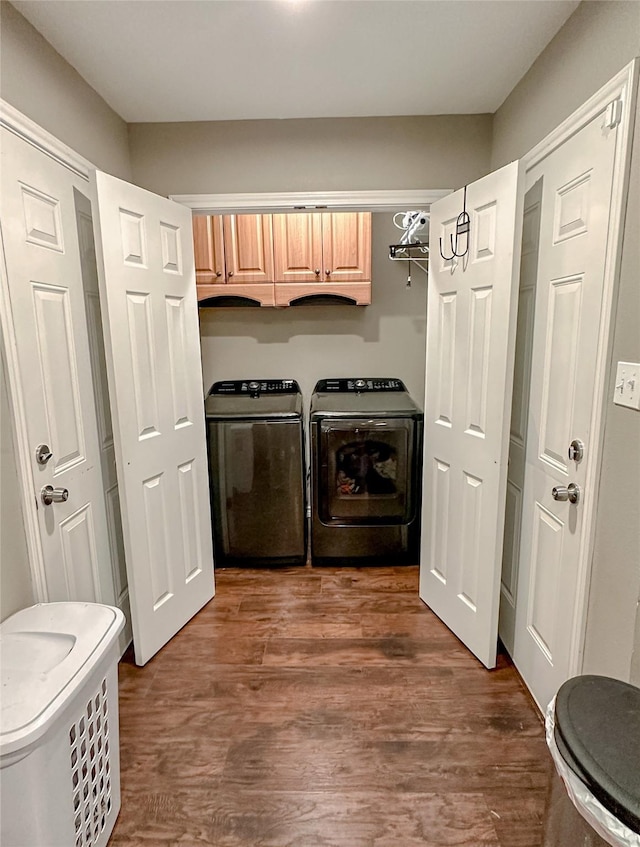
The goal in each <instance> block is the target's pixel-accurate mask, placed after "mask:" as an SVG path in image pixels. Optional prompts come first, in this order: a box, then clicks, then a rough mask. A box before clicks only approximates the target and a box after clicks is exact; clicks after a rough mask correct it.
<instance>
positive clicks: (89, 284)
mask: <svg viewBox="0 0 640 847" xmlns="http://www.w3.org/2000/svg"><path fill="white" fill-rule="evenodd" d="M87 188H88V186H87ZM74 195H75V207H76V223H77V227H78V247H79V249H80V267H81V268H82V284H83V288H84V302H85V311H86V315H87V330H88V335H89V354H90V357H91V373H92V376H93V393H94V396H95V401H96V417H97V423H98V446H99V449H100V467H101V469H102V487H103V492H104V501H105V508H106V512H107V529H108V531H109V548H110V551H111V571H112V573H113V585H114V590H115V596H116V602H117V605H118V606H119V607H120V608H121V609H122V610H123V612H124V613H125V618H126V625H125V629H124V633H123V636H122V642H123V646H124V647H126V646H127V645H128V644H130V643H131V636H132V631H131V610H130V608H129V586H128V585H127V566H126V560H125V554H124V541H123V538H122V517H121V512H120V492H119V488H118V474H117V472H116V457H115V447H114V444H113V427H112V425H111V409H110V407H109V385H108V380H107V363H106V361H105V355H104V336H103V332H102V310H101V308H100V291H99V289H98V265H97V261H96V246H95V239H94V236H93V215H92V211H91V202H90V201H89V198H88V197H85V196H84V194H81V193H80V192H78V191H74Z"/></svg>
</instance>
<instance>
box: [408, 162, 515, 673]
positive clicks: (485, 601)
mask: <svg viewBox="0 0 640 847" xmlns="http://www.w3.org/2000/svg"><path fill="white" fill-rule="evenodd" d="M466 191H467V193H466V208H467V211H468V213H469V216H470V223H471V229H470V236H469V251H468V253H467V255H465V256H464V257H462V258H456V257H453V258H443V257H442V256H441V254H440V252H439V250H438V242H439V239H440V240H441V243H442V251H443V253H444V255H445V256H447V257H451V238H450V237H451V236H454V240H455V232H456V222H457V218H458V215H459V213H460V212H461V211H462V208H463V191H456V192H455V193H453V194H450V195H448V196H447V197H445V198H443V199H442V200H439V201H438V202H437V203H434V204H433V206H432V207H431V222H430V243H431V250H430V260H429V281H428V303H429V308H428V310H427V344H426V349H427V354H426V356H427V362H426V387H425V414H424V445H425V446H424V467H423V494H422V501H423V512H422V541H421V545H422V549H421V562H420V597H421V598H422V600H424V602H425V603H427V604H428V605H429V606H430V607H431V609H432V610H433V611H434V612H435V613H436V614H437V615H438V616H439V617H440V618H442V620H443V621H444V622H445V623H446V624H447V626H449V627H450V628H451V629H452V630H453V631H454V632H455V634H456V635H457V636H458V637H459V638H460V639H461V641H463V642H464V643H465V644H466V645H467V647H468V648H469V649H470V650H471V652H472V653H474V654H475V655H476V656H477V657H478V658H479V659H480V660H481V661H482V662H483V664H485V665H486V667H488V668H491V667H494V665H495V661H496V648H497V634H498V607H499V597H500V588H499V584H500V566H501V559H502V541H503V530H504V507H505V491H506V477H507V456H508V438H509V420H510V412H511V388H512V377H513V361H514V347H515V333H516V307H517V285H518V283H517V280H518V270H519V265H520V241H521V231H522V205H523V176H522V170H521V168H520V165H519V163H518V162H513V163H511V164H510V165H507V166H506V167H504V168H501V169H500V170H499V171H496V172H495V173H493V174H489V175H488V176H486V177H484V178H483V179H480V180H478V181H477V182H474V183H472V184H471V185H469V186H467V190H466ZM466 239H467V236H465V235H464V234H462V235H460V236H459V238H458V251H457V252H463V249H464V247H465V246H466Z"/></svg>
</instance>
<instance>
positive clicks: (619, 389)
mask: <svg viewBox="0 0 640 847" xmlns="http://www.w3.org/2000/svg"><path fill="white" fill-rule="evenodd" d="M613 402H614V403H616V405H618V406H627V407H628V408H629V409H638V410H639V411H640V364H638V363H637V362H618V368H617V370H616V383H615V387H614V389H613Z"/></svg>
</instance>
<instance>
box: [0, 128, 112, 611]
mask: <svg viewBox="0 0 640 847" xmlns="http://www.w3.org/2000/svg"><path fill="white" fill-rule="evenodd" d="M1 132H2V168H1V170H2V197H1V201H0V202H1V205H0V218H1V221H2V239H3V247H4V256H5V263H6V271H7V285H8V292H9V298H10V315H7V314H6V315H4V316H3V320H10V321H11V322H12V328H11V333H8V335H9V334H10V335H11V337H14V338H15V348H16V349H15V353H16V360H17V364H18V371H19V382H20V391H19V397H18V396H14V398H13V403H14V407H16V408H17V407H18V406H19V407H20V408H19V410H18V414H19V416H20V420H22V421H24V424H25V428H26V431H27V438H28V442H29V447H28V451H29V457H30V468H29V470H30V475H29V485H32V486H33V489H32V492H30V494H29V496H28V497H27V501H28V502H29V503H30V504H33V507H34V508H36V509H37V524H38V529H39V537H40V545H39V547H40V549H41V551H42V562H41V564H42V568H41V572H40V570H38V573H39V575H40V583H41V584H39V585H38V586H37V594H38V596H39V597H40V598H41V599H43V600H49V601H55V600H85V601H93V602H103V603H109V604H114V605H115V604H116V603H117V597H116V593H115V590H114V584H113V573H112V570H111V560H110V551H109V541H108V532H107V520H106V514H105V506H104V492H103V484H102V474H101V467H100V448H99V442H98V432H97V425H96V411H95V402H94V395H93V385H92V375H91V363H90V357H89V341H88V337H87V321H86V314H85V303H84V290H83V281H82V273H81V267H80V259H79V253H78V233H77V228H76V215H75V198H74V192H82V191H83V190H84V191H85V192H86V190H87V184H86V182H85V181H84V180H83V179H81V178H80V177H79V176H77V175H75V174H73V173H72V172H71V171H70V170H69V169H68V168H65V167H64V166H63V165H61V164H59V163H58V162H56V161H54V160H53V159H52V158H50V157H49V156H46V155H45V154H44V153H42V152H41V151H40V150H38V149H37V148H35V147H33V146H32V145H30V144H29V143H27V142H26V141H24V140H22V139H20V138H18V137H17V136H16V135H14V134H13V133H11V132H8V131H7V130H4V129H3V130H2V131H1ZM13 328H15V331H14V329H13ZM40 445H46V447H48V451H47V450H44V446H43V452H44V453H47V452H50V453H51V456H50V457H49V458H48V459H47V458H46V455H42V454H41V459H40V461H39V460H38V459H37V458H36V450H37V448H38V447H39V446H40ZM47 485H49V486H51V487H52V488H53V489H56V492H54V496H55V497H56V498H58V499H59V500H60V501H59V502H55V501H54V502H52V503H50V504H49V505H45V504H44V503H43V500H42V497H41V491H42V489H43V488H44V487H45V486H47ZM65 491H66V492H67V495H65V494H64V492H65ZM65 496H67V499H66V500H64V499H62V498H64V497H65Z"/></svg>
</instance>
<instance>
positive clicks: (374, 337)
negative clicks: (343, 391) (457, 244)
mask: <svg viewBox="0 0 640 847" xmlns="http://www.w3.org/2000/svg"><path fill="white" fill-rule="evenodd" d="M391 219H392V215H391V213H388V214H383V213H376V214H374V215H373V216H372V245H373V249H372V277H373V283H372V304H371V305H370V306H295V307H290V308H286V309H253V308H252V309H242V308H241V309H219V308H218V309H215V308H213V309H201V310H200V332H201V337H202V360H203V377H204V383H205V388H207V389H208V388H209V387H210V386H211V384H212V383H213V382H214V381H216V380H218V379H240V378H243V377H256V378H262V377H265V376H267V377H282V378H293V379H297V380H298V382H299V383H300V387H301V388H302V391H303V394H304V396H305V401H306V405H308V400H309V397H310V395H311V392H312V391H313V387H314V385H315V383H316V381H317V380H318V379H321V378H323V377H336V376H393V377H400V378H401V379H402V380H403V381H404V382H405V383H406V385H407V388H408V389H409V391H410V392H411V394H412V395H413V397H414V399H415V400H416V402H417V403H418V404H419V405H421V404H422V402H423V399H424V341H425V324H426V282H427V277H426V274H424V273H423V272H422V271H421V270H419V269H418V268H417V267H414V269H413V271H412V285H411V287H410V288H407V285H406V283H407V267H406V263H405V262H392V261H390V260H389V258H388V247H389V244H394V243H397V241H398V234H399V233H398V230H397V229H396V228H395V227H394V226H393V223H392V220H391Z"/></svg>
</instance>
